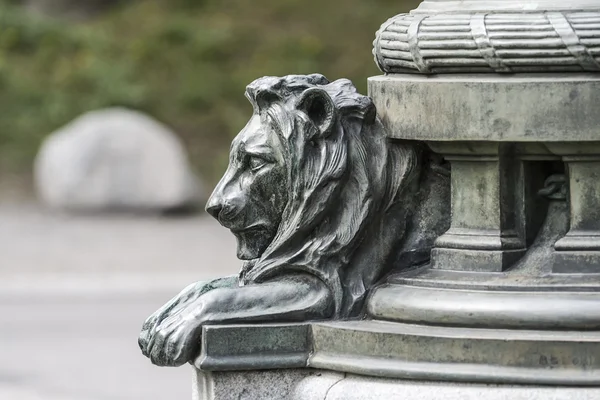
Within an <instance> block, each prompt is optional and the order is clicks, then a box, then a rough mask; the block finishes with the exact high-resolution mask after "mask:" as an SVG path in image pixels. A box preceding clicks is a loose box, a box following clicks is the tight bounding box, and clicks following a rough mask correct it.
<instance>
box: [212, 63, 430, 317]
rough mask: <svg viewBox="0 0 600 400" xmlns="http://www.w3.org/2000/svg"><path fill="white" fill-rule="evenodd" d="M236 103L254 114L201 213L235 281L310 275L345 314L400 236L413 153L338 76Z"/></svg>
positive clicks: (267, 85)
mask: <svg viewBox="0 0 600 400" xmlns="http://www.w3.org/2000/svg"><path fill="white" fill-rule="evenodd" d="M246 97H248V99H249V100H250V102H251V103H252V105H253V107H254V113H253V115H252V117H251V118H250V120H249V122H248V123H247V125H246V126H245V127H244V129H243V130H242V131H241V132H240V133H239V134H238V135H237V137H236V138H235V139H234V140H233V143H232V145H231V153H230V158H229V166H228V168H227V171H226V172H225V175H224V176H223V178H222V179H221V181H220V182H219V184H218V185H217V187H216V188H215V190H214V192H213V194H212V196H211V198H210V199H209V201H208V204H207V211H208V212H209V213H210V214H211V215H212V216H213V217H215V218H216V219H217V220H218V221H219V222H220V223H221V224H222V225H224V226H225V227H227V228H229V229H230V230H231V231H232V233H233V234H234V235H235V236H236V239H237V243H238V246H237V247H238V248H237V254H238V257H239V258H240V259H242V260H244V261H245V264H244V268H243V269H242V273H241V276H240V280H241V282H242V283H244V284H247V283H258V282H261V281H265V280H268V279H270V278H272V277H276V276H280V275H281V274H285V273H297V272H304V273H310V274H314V275H316V276H318V277H320V278H321V279H322V280H323V281H324V282H325V283H326V284H327V285H328V286H329V287H330V288H331V290H332V293H333V294H334V297H335V301H336V305H335V308H336V314H337V316H340V317H343V316H347V315H348V314H349V313H350V312H351V311H349V310H351V309H353V308H354V307H353V305H352V304H349V305H347V306H344V304H345V303H348V301H347V299H346V300H345V298H351V299H361V298H363V297H364V293H365V291H366V290H367V289H368V288H369V286H371V285H372V284H373V283H374V281H376V280H377V279H379V278H380V275H381V271H382V268H381V267H379V266H380V265H384V264H385V263H386V262H387V260H388V259H389V258H390V252H391V251H392V250H393V248H394V246H395V243H397V240H400V239H401V238H402V227H403V226H404V225H403V224H404V222H403V221H404V220H405V219H406V218H404V217H403V215H405V214H406V212H408V210H409V209H410V208H411V207H412V203H411V201H410V196H404V197H403V196H402V193H405V192H406V191H407V188H409V187H411V183H413V182H415V181H416V179H414V178H415V177H416V176H417V175H418V170H419V168H418V166H419V162H418V160H419V156H418V151H417V148H416V146H415V145H413V144H407V143H395V144H393V145H392V144H391V143H390V142H389V141H388V139H386V137H385V135H384V133H383V129H382V126H381V123H380V122H379V120H378V119H377V116H376V110H375V107H374V105H373V102H372V101H371V99H370V98H369V97H367V96H363V95H361V94H359V93H357V91H356V88H355V87H354V86H353V85H352V83H351V82H350V81H349V80H346V79H340V80H337V81H335V82H331V83H330V82H329V81H328V80H327V79H326V78H325V77H324V76H322V75H318V74H313V75H307V76H297V75H291V76H285V77H264V78H261V79H257V80H256V81H254V82H252V83H251V84H250V85H248V87H247V89H246ZM392 167H393V169H392ZM413 189H414V187H413ZM403 199H404V200H403ZM401 200H403V201H401ZM400 203H402V204H401V206H400V207H396V206H397V205H398V204H400ZM393 210H396V211H394V212H395V214H394V218H393V219H391V220H390V218H387V220H386V215H387V216H388V217H389V215H388V213H390V212H392V211H393ZM397 210H401V211H400V213H399V214H398V212H397ZM386 225H389V226H390V229H386V228H385V226H386ZM375 241H376V242H375ZM367 248H369V249H367ZM350 270H352V274H351V275H352V279H350V278H349V277H348V275H350V272H348V271H350ZM357 271H358V273H357ZM350 303H353V301H350Z"/></svg>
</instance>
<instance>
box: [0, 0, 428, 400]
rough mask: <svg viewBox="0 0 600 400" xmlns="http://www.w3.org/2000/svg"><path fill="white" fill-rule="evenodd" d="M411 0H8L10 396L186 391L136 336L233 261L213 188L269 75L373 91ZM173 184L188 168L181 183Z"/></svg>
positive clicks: (4, 193)
mask: <svg viewBox="0 0 600 400" xmlns="http://www.w3.org/2000/svg"><path fill="white" fill-rule="evenodd" d="M417 4H418V1H415V0H409V1H403V0H369V1H366V0H329V1H323V0H320V1H317V0H302V1H300V0H254V1H247V0H0V315H1V316H2V317H1V318H2V324H1V325H0V399H7V400H9V399H10V400H105V399H106V400H108V399H144V400H153V399H166V398H169V399H188V398H190V393H191V390H190V385H191V379H190V377H191V374H192V370H191V368H189V367H187V368H186V367H183V368H179V369H160V368H158V367H154V366H152V365H151V364H150V362H149V361H148V360H147V359H145V358H144V357H143V356H142V355H141V353H140V352H139V350H138V347H137V334H138V331H139V328H140V326H141V324H142V322H143V320H144V319H145V318H146V317H147V316H148V315H149V314H151V313H152V312H153V311H154V310H155V309H156V308H158V307H159V306H160V305H162V304H163V303H164V302H166V301H167V300H168V299H169V298H170V297H172V296H173V295H175V294H176V293H177V292H178V291H179V290H180V289H181V288H183V287H184V286H186V285H187V284H188V283H191V282H193V281H196V280H201V279H211V278H214V277H217V276H223V275H228V274H234V273H236V272H237V270H238V268H239V263H238V262H237V260H236V258H235V240H234V238H233V236H231V235H230V234H229V232H228V231H227V230H225V229H224V228H221V227H220V226H219V225H218V223H216V222H214V221H212V220H211V219H210V218H209V217H208V216H205V215H204V214H203V213H202V212H201V209H202V207H203V202H204V201H205V200H206V198H207V197H208V195H209V194H210V192H211V190H212V188H213V187H214V185H215V184H216V182H217V181H218V179H219V178H220V176H221V174H222V173H223V172H224V169H225V167H226V165H227V157H228V149H229V144H230V142H231V139H232V138H233V137H234V136H235V135H236V134H237V132H238V131H239V130H240V129H241V128H242V127H243V126H244V125H245V123H246V122H247V120H248V118H249V117H250V114H251V106H250V104H249V103H248V102H247V100H246V99H245V98H244V95H243V93H244V88H245V86H246V85H247V84H248V83H250V82H251V81H252V80H254V79H256V78H258V77H260V76H264V75H286V74H307V73H313V72H319V73H322V74H324V75H325V76H327V77H328V78H329V79H330V80H334V79H338V78H342V77H344V78H349V79H351V80H352V81H353V82H354V83H355V84H356V86H357V87H358V89H359V90H360V91H361V92H363V93H366V78H367V77H368V76H372V75H377V74H379V71H378V70H377V68H376V66H375V64H374V62H373V60H372V55H371V48H372V40H373V38H374V35H375V31H376V30H377V29H378V28H379V26H380V25H381V24H382V23H383V22H384V21H385V20H386V19H387V18H389V17H392V16H393V15H395V14H398V13H401V12H406V11H408V10H410V9H412V8H415V7H416V5H417ZM173 182H176V184H174V183H173Z"/></svg>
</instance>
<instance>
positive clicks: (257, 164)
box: [248, 157, 267, 171]
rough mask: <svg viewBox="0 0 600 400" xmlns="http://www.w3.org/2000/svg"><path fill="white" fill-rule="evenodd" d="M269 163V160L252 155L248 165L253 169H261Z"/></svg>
mask: <svg viewBox="0 0 600 400" xmlns="http://www.w3.org/2000/svg"><path fill="white" fill-rule="evenodd" d="M266 164H267V161H266V160H264V159H262V158H260V157H250V158H249V159H248V165H249V166H250V169H251V170H252V171H256V170H259V169H261V168H262V167H264V166H265V165H266Z"/></svg>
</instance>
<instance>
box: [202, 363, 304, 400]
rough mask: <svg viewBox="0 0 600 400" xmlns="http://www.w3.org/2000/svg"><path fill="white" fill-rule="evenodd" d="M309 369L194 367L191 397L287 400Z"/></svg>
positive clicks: (224, 399) (230, 399)
mask: <svg viewBox="0 0 600 400" xmlns="http://www.w3.org/2000/svg"><path fill="white" fill-rule="evenodd" d="M313 373H315V372H314V371H313V370H309V369H280V370H279V369H275V370H269V371H250V372H201V371H198V370H196V380H195V383H194V386H193V388H192V390H193V396H192V398H193V400H267V399H268V400H287V399H289V398H290V395H291V393H292V392H293V390H294V388H295V386H296V385H297V384H298V382H300V381H301V380H302V379H303V378H305V377H307V376H310V375H312V374H313Z"/></svg>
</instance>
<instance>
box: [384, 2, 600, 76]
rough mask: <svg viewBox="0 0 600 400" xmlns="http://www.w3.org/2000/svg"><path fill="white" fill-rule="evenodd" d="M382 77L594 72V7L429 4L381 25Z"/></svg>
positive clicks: (597, 37) (597, 54)
mask: <svg viewBox="0 0 600 400" xmlns="http://www.w3.org/2000/svg"><path fill="white" fill-rule="evenodd" d="M373 53H374V55H375V61H376V63H377V65H378V66H379V68H380V69H381V70H382V71H383V72H385V73H417V74H444V73H463V72H465V73H473V72H479V73H488V72H491V73H518V72H581V71H592V72H598V71H600V1H598V0H577V1H557V0H545V1H544V0H538V1H512V0H505V1H502V0H495V1H483V0H466V1H448V0H427V1H424V2H423V3H421V5H420V6H419V7H418V8H417V9H416V10H414V11H413V12H411V13H409V14H400V15H397V16H395V17H393V18H391V19H389V20H388V21H386V22H385V23H384V24H383V25H382V26H381V29H380V30H379V31H378V32H377V35H376V39H375V42H374V50H373Z"/></svg>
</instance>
